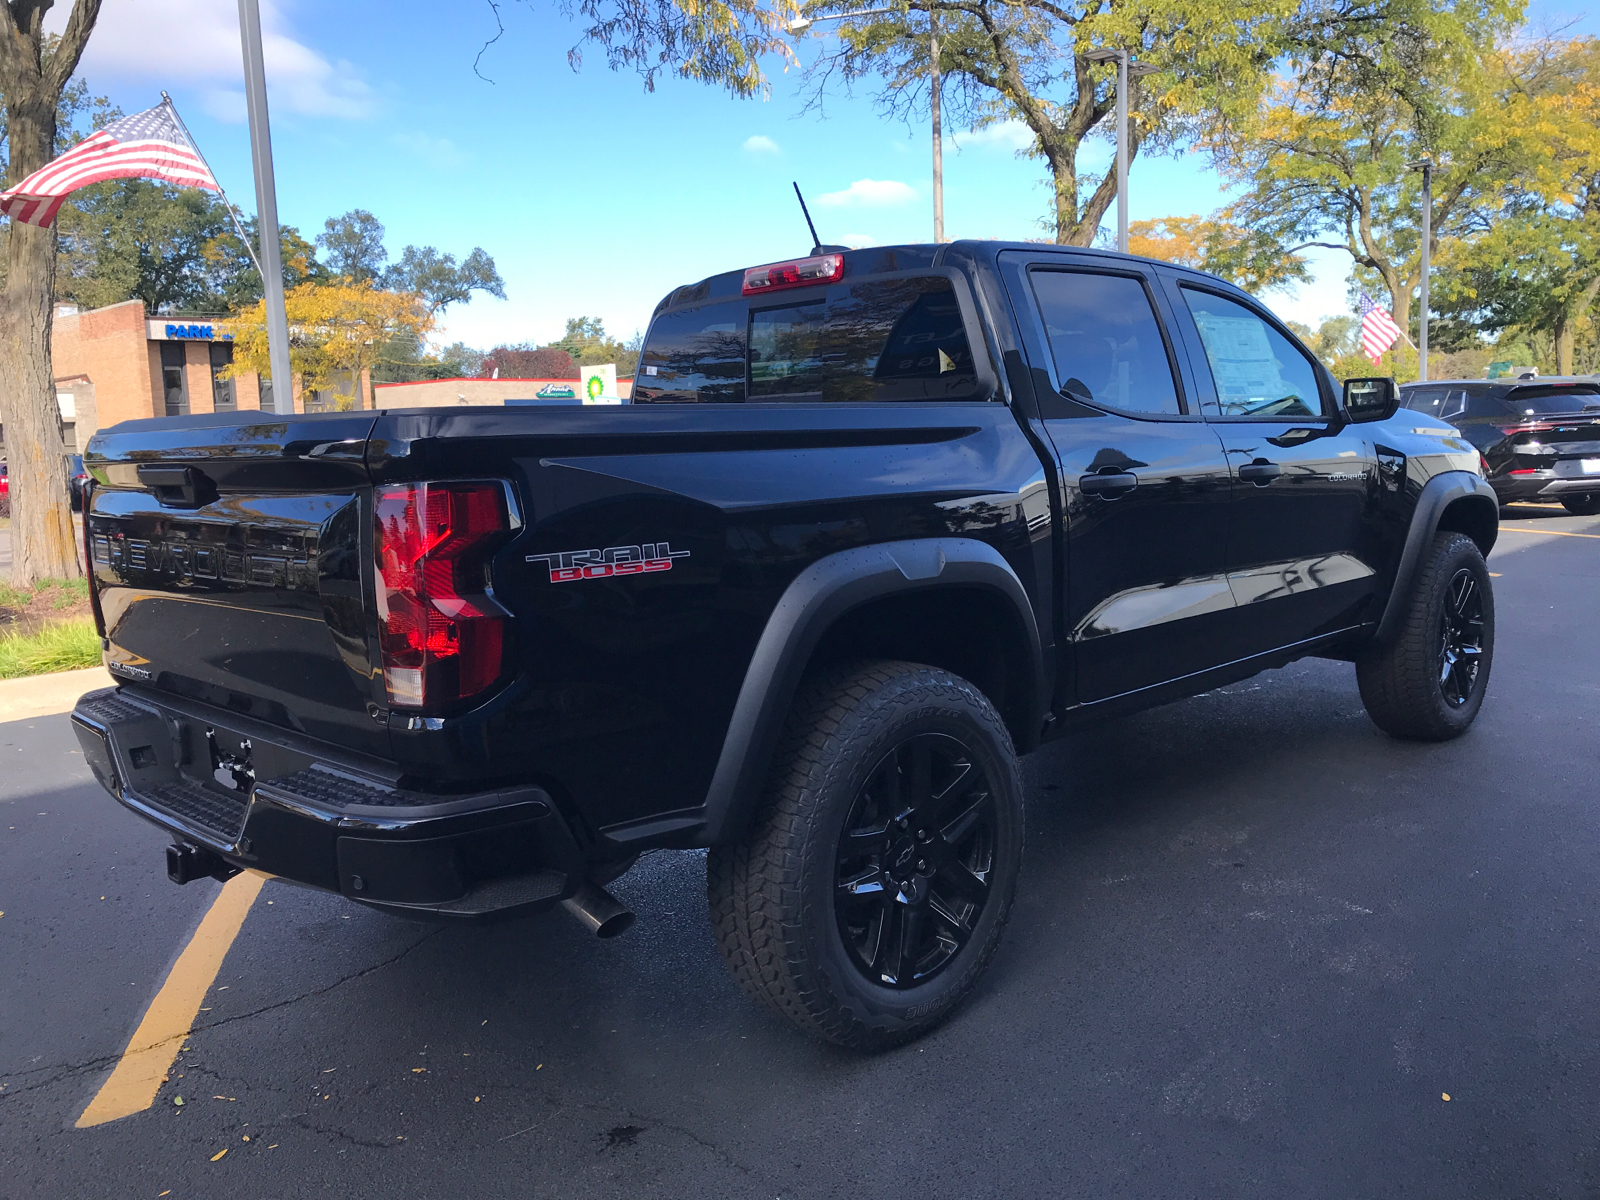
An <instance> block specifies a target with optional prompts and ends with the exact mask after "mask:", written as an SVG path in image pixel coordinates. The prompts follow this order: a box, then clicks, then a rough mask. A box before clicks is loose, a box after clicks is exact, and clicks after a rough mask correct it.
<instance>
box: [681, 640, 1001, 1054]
mask: <svg viewBox="0 0 1600 1200" xmlns="http://www.w3.org/2000/svg"><path fill="white" fill-rule="evenodd" d="M1022 827H1023V810H1022V784H1021V779H1020V776H1019V774H1018V770H1017V761H1016V753H1015V751H1014V750H1013V748H1012V744H1011V738H1010V735H1009V734H1008V733H1007V732H1006V727H1005V725H1004V723H1002V721H1001V720H1000V717H999V714H998V713H996V712H995V710H994V707H993V706H992V705H991V704H990V703H989V701H988V700H987V699H986V698H985V697H984V695H983V694H982V693H981V692H979V691H978V689H977V688H975V687H973V686H972V685H971V684H970V683H968V682H967V681H966V680H964V679H961V678H960V677H958V676H955V675H952V674H950V673H949V672H948V671H941V670H937V669H935V668H932V667H924V666H917V665H914V664H910V663H893V662H875V663H865V664H859V663H858V664H853V665H849V666H843V667H834V668H830V669H826V670H824V671H821V672H819V673H818V674H817V675H816V676H815V677H813V678H812V679H811V680H809V681H808V682H807V684H806V685H804V686H803V687H802V689H801V692H800V695H799V696H798V697H797V698H796V702H795V706H794V709H793V711H792V712H791V714H790V717H789V721H788V723H787V725H786V727H785V731H784V737H783V742H782V744H781V745H780V747H779V750H778V753H777V756H776V758H775V760H774V765H773V771H772V775H771V777H770V782H769V784H768V787H767V793H766V797H765V803H764V807H763V810H762V812H761V814H760V815H759V817H758V818H757V823H756V825H755V827H754V828H753V829H752V830H751V832H750V834H749V836H748V837H747V838H746V839H745V840H744V841H743V842H742V843H739V844H738V845H734V846H728V847H717V848H714V849H713V850H712V851H711V854H710V856H709V858H708V861H707V891H708V894H709V898H710V902H711V919H712V923H713V925H714V926H715V928H716V933H717V940H718V942H719V944H720V946H721V948H722V952H723V954H724V956H725V957H726V958H727V960H728V965H729V967H730V968H731V969H732V970H733V974H734V977H735V978H736V979H738V981H739V983H740V984H741V985H742V986H743V987H744V988H745V990H746V991H748V992H750V993H751V994H752V995H753V996H755V997H757V998H758V999H760V1000H762V1001H764V1002H765V1003H767V1004H768V1005H770V1006H771V1007H772V1008H774V1009H776V1010H777V1011H778V1012H780V1013H782V1014H783V1015H784V1016H786V1017H788V1018H789V1019H790V1020H792V1021H794V1022H795V1023H796V1024H798V1025H800V1026H801V1027H802V1028H804V1029H806V1030H808V1031H810V1032H812V1033H815V1034H818V1035H820V1036H821V1037H824V1038H826V1039H828V1040H829V1041H832V1042H835V1043H838V1044H839V1045H842V1046H849V1047H852V1048H856V1049H878V1048H883V1047H887V1046H892V1045H896V1044H898V1043H901V1042H905V1041H908V1040H910V1039H911V1038H914V1037H916V1036H918V1035H919V1034H921V1033H924V1032H926V1031H927V1030H928V1029H931V1028H932V1027H933V1026H934V1025H936V1024H938V1023H939V1022H940V1021H941V1020H943V1019H944V1018H945V1017H946V1016H947V1015H948V1014H949V1013H950V1011H951V1010H952V1009H953V1008H954V1007H955V1006H956V1004H957V1003H959V1002H960V1000H961V998H962V997H963V996H964V995H965V994H966V993H967V992H968V991H969V990H970V989H971V988H972V986H973V984H974V983H975V982H976V980H977V978H978V976H979V975H980V974H982V972H983V969H984V968H985V967H986V966H987V965H988V962H989V959H990V958H991V957H992V956H993V954H994V950H995V947H996V945H998V943H999V940H1000V934H1001V931H1002V929H1003V928H1004V926H1005V923H1006V919H1007V917H1008V916H1009V915H1010V911H1011V902H1012V898H1013V896H1014V895H1015V893H1016V884H1017V873H1018V869H1019V867H1020V866H1021V861H1022Z"/></svg>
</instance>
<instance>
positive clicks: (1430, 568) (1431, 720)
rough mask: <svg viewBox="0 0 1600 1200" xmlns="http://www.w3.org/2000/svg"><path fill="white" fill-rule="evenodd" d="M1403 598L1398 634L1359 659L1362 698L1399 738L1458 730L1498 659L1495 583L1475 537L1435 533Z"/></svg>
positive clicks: (1437, 737) (1472, 713) (1435, 736)
mask: <svg viewBox="0 0 1600 1200" xmlns="http://www.w3.org/2000/svg"><path fill="white" fill-rule="evenodd" d="M1404 601H1405V604H1406V610H1405V614H1404V621H1403V623H1402V624H1401V626H1400V628H1399V630H1398V631H1397V633H1396V634H1395V636H1394V637H1393V638H1392V639H1391V640H1390V641H1388V642H1387V643H1385V644H1382V645H1377V646H1371V647H1368V648H1367V650H1365V651H1364V652H1363V653H1362V654H1361V655H1360V656H1359V657H1358V658H1357V659H1356V682H1357V683H1358V684H1359V686H1360V688H1361V700H1362V703H1363V704H1365V705H1366V708H1367V714H1368V715H1369V716H1370V717H1371V718H1372V720H1373V722H1374V723H1375V724H1376V725H1377V726H1378V728H1379V729H1382V730H1383V731H1384V732H1385V733H1388V734H1392V735H1393V736H1395V737H1403V738H1417V739H1420V740H1423V741H1435V742H1438V741H1444V740H1446V739H1447V738H1453V737H1458V736H1460V735H1461V734H1463V733H1465V732H1466V731H1467V727H1468V726H1469V725H1471V724H1472V721H1473V718H1475V717H1476V716H1477V715H1478V709H1479V707H1480V706H1481V705H1482V704H1483V693H1484V690H1485V689H1486V688H1487V687H1488V685H1489V667H1490V665H1491V663H1492V662H1493V660H1494V590H1493V589H1492V588H1491V587H1490V585H1489V568H1488V567H1487V566H1485V565H1484V561H1483V554H1482V553H1481V552H1480V551H1479V549H1478V547H1477V545H1476V544H1475V543H1474V542H1473V540H1472V539H1471V538H1469V537H1467V536H1466V534H1463V533H1448V532H1446V533H1438V534H1435V535H1434V538H1433V543H1432V545H1431V546H1429V548H1428V551H1427V557H1426V558H1425V559H1424V560H1423V562H1422V564H1421V567H1420V569H1419V570H1418V572H1417V579H1416V585H1415V588H1414V589H1413V591H1412V594H1411V595H1410V596H1408V597H1405V598H1404Z"/></svg>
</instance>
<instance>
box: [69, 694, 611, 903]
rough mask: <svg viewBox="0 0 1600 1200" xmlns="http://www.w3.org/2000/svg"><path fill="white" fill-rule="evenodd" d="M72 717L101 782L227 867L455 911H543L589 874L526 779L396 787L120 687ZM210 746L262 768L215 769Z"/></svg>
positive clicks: (82, 705) (257, 731)
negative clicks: (455, 788) (459, 789)
mask: <svg viewBox="0 0 1600 1200" xmlns="http://www.w3.org/2000/svg"><path fill="white" fill-rule="evenodd" d="M72 723H73V729H74V731H75V732H76V733H77V735H78V741H79V744H80V745H81V746H82V747H83V753H84V758H85V759H86V760H87V761H88V763H89V766H90V768H91V769H92V770H93V771H94V774H95V777H96V778H97V779H99V781H100V783H101V784H102V785H103V786H104V787H105V788H106V790H107V791H109V792H110V793H111V794H112V795H113V796H114V797H116V799H117V800H119V801H120V802H121V803H122V804H124V805H126V806H127V807H128V808H130V809H132V810H133V811H134V812H136V813H138V814H139V815H140V816H141V817H143V818H145V819H146V820H147V821H150V822H151V823H153V824H155V825H158V826H160V827H161V828H162V829H164V830H166V831H167V832H168V833H170V834H171V835H172V836H173V838H174V840H175V841H177V842H178V843H180V844H188V845H193V846H198V847H200V848H202V849H204V850H207V851H210V852H211V853H213V854H215V855H217V856H218V857H220V858H221V859H223V860H224V861H225V862H227V863H228V864H229V865H230V866H234V867H239V868H241V869H253V870H258V871H264V872H267V873H269V874H272V875H277V876H281V877H282V878H285V879H289V880H293V881H295V882H297V883H302V884H305V885H307V886H310V887H314V888H320V889H322V890H325V891H330V892H338V893H340V894H342V895H344V896H347V897H349V898H350V899H352V900H356V901H358V902H360V903H362V904H366V905H368V906H370V907H374V908H380V909H384V910H386V911H390V912H394V913H398V914H401V915H407V916H414V917H421V918H425V919H458V920H473V919H486V918H491V917H503V916H509V915H517V914H521V913H524V912H531V911H534V910H537V909H540V908H545V907H548V906H550V905H553V904H555V903H556V902H557V901H558V900H561V899H563V898H565V897H566V896H569V895H571V894H572V893H573V892H574V891H575V890H576V889H577V887H578V886H579V884H580V883H581V882H582V881H583V880H584V878H585V877H586V874H587V872H586V867H585V862H584V858H583V855H582V854H581V853H580V851H579V849H578V846H577V843H576V841H575V839H574V838H573V836H572V831H571V830H570V829H569V828H568V826H567V824H566V822H565V821H564V820H563V819H562V817H561V815H560V814H559V812H558V811H557V810H556V807H555V805H554V804H552V803H551V800H550V797H549V795H547V794H546V793H545V792H544V791H543V790H541V789H539V788H537V787H516V788H507V789H502V790H498V791H492V792H481V793H478V794H475V795H465V796H453V795H452V796H444V795H432V794H423V793H418V792H412V791H406V790H404V789H401V788H398V787H394V786H391V785H390V784H388V783H385V782H384V781H382V780H380V779H375V778H371V777H368V776H364V775H363V774H362V773H360V772H359V771H353V770H351V769H349V767H348V765H347V764H339V765H335V764H332V763H329V762H328V761H326V758H325V757H324V758H321V759H319V756H318V755H317V754H316V753H315V748H314V746H312V745H301V744H296V743H295V742H294V741H293V740H292V738H288V737H286V736H283V735H282V734H281V731H275V732H274V734H273V740H272V741H271V743H270V744H269V743H265V742H263V740H262V738H263V730H262V729H261V728H259V727H255V726H254V723H246V722H241V721H239V720H238V718H236V717H234V718H230V716H229V714H226V713H223V712H220V711H218V712H215V713H212V712H208V711H205V710H202V709H200V708H199V707H198V706H195V705H191V704H187V703H176V702H167V701H164V700H162V699H157V698H153V697H152V696H151V694H149V693H148V692H144V691H142V690H139V691H136V690H134V689H131V688H126V687H120V688H108V689H105V690H103V691H97V692H90V693H89V694H88V695H86V696H84V697H83V698H82V699H80V700H79V701H78V705H77V707H76V708H75V709H74V710H73V713H72ZM247 724H248V726H249V727H244V728H242V727H241V726H244V725H247ZM218 748H221V753H222V755H223V756H224V758H226V759H228V760H230V761H231V762H232V763H233V764H235V765H236V766H237V765H238V764H240V763H248V764H252V765H253V767H254V769H255V770H256V771H257V772H259V773H260V774H261V775H262V776H266V775H268V774H270V775H271V777H270V778H265V777H263V778H260V779H255V778H252V777H251V776H250V774H249V773H247V772H245V773H240V772H230V771H229V770H228V769H227V768H226V766H224V768H223V770H222V771H220V772H214V771H213V766H212V764H213V761H214V760H215V759H216V757H217V750H218ZM217 774H220V775H222V776H225V777H226V776H230V775H231V776H232V777H233V778H235V779H237V780H238V783H239V785H242V786H226V785H224V784H223V783H221V782H218V781H217V779H216V778H215V776H216V775H217Z"/></svg>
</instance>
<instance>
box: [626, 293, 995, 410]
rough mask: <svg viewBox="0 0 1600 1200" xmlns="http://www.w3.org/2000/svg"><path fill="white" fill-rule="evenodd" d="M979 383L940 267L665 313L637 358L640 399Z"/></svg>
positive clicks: (850, 393) (848, 395)
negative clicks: (785, 297)
mask: <svg viewBox="0 0 1600 1200" xmlns="http://www.w3.org/2000/svg"><path fill="white" fill-rule="evenodd" d="M978 391H979V383H978V376H977V371H976V366H975V364H974V361H973V356H972V348H971V345H970V343H969V342H968V339H967V330H966V323H965V322H964V321H963V319H962V316H961V307H960V305H959V303H958V302H957V300H956V295H955V291H954V290H953V288H952V286H951V283H950V281H949V280H948V279H946V278H944V277H943V276H937V275H930V276H922V277H913V278H906V279H872V278H867V279H864V280H861V281H860V282H856V283H852V284H849V285H848V286H840V287H835V288H830V289H829V292H828V297H827V300H826V301H823V300H808V301H805V302H802V303H798V304H787V305H784V304H779V305H776V306H773V307H759V308H749V309H747V308H746V305H745V302H743V301H733V302H729V303H724V304H709V305H702V306H700V307H698V308H694V309H686V310H683V311H680V312H671V313H664V314H662V315H661V316H660V317H657V318H656V320H655V323H654V324H653V325H651V327H650V334H649V336H648V338H647V339H646V340H645V346H644V350H643V352H642V353H641V355H640V359H639V373H638V376H637V385H636V387H635V389H634V401H635V402H636V403H695V402H702V403H703V402H708V401H724V402H727V401H734V402H737V401H742V400H748V401H751V402H762V403H777V402H789V403H807V402H810V403H815V402H817V401H841V402H847V403H852V402H853V403H864V402H870V401H880V400H881V401H894V400H962V399H969V398H977V396H978Z"/></svg>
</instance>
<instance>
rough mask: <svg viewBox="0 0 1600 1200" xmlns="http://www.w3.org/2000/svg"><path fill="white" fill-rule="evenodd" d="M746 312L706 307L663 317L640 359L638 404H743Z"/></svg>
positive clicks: (654, 325)
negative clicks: (741, 402)
mask: <svg viewBox="0 0 1600 1200" xmlns="http://www.w3.org/2000/svg"><path fill="white" fill-rule="evenodd" d="M744 322H745V307H744V305H743V304H742V303H739V302H737V301H736V302H734V303H732V304H703V305H701V306H699V307H698V308H685V309H680V310H679V311H677V312H670V313H662V314H661V315H660V316H659V317H657V318H656V319H655V321H654V322H652V323H651V326H650V337H649V339H648V340H647V341H646V342H645V344H644V349H643V351H641V352H640V355H639V374H638V385H637V387H636V388H635V391H634V397H633V398H634V400H635V402H638V403H654V404H737V403H739V402H740V401H741V400H743V399H744V366H745V364H744V355H745V341H744V339H745V328H744Z"/></svg>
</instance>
